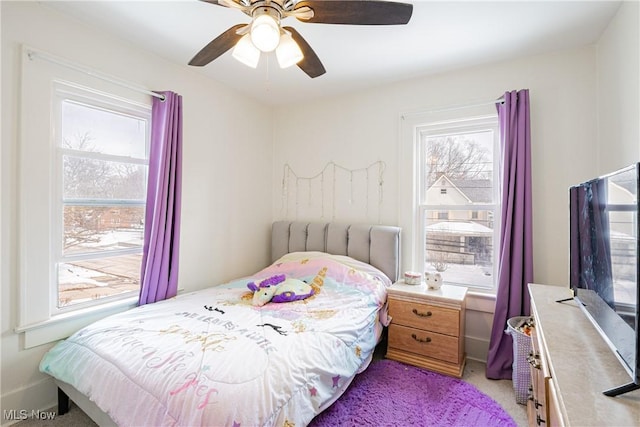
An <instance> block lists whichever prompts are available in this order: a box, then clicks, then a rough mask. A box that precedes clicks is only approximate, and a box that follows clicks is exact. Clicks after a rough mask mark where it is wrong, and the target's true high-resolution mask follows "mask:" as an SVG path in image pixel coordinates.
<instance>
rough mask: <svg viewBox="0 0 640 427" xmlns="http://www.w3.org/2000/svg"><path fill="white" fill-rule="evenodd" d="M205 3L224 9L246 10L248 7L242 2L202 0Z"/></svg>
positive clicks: (235, 0) (236, 0)
mask: <svg viewBox="0 0 640 427" xmlns="http://www.w3.org/2000/svg"><path fill="white" fill-rule="evenodd" d="M200 1H203V2H205V3H210V4H215V5H218V6H224V7H233V8H236V9H244V8H246V6H245V5H244V4H243V3H242V1H241V0H200Z"/></svg>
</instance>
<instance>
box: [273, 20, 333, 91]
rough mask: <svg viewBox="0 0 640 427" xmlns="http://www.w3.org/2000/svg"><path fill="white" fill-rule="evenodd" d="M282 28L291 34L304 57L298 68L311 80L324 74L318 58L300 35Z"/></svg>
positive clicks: (294, 30) (289, 29)
mask: <svg viewBox="0 0 640 427" xmlns="http://www.w3.org/2000/svg"><path fill="white" fill-rule="evenodd" d="M283 28H284V29H285V30H287V31H289V32H290V33H291V37H292V38H293V40H294V41H295V42H296V43H298V46H299V47H300V50H302V54H303V55H304V58H302V60H301V61H300V62H298V64H297V65H298V68H300V69H301V70H302V71H304V72H305V73H307V75H308V76H309V77H311V78H312V79H313V78H316V77H318V76H321V75H323V74H324V73H326V70H325V69H324V65H322V62H320V58H318V55H316V53H315V52H314V51H313V49H312V48H311V46H309V43H307V41H306V40H305V39H304V38H303V37H302V36H301V35H300V33H299V32H298V31H297V30H296V29H295V28H293V27H283Z"/></svg>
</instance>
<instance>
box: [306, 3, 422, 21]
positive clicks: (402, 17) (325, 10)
mask: <svg viewBox="0 0 640 427" xmlns="http://www.w3.org/2000/svg"><path fill="white" fill-rule="evenodd" d="M302 7H308V8H310V9H312V10H313V17H311V18H308V19H305V18H306V16H304V15H302V16H296V18H298V19H299V20H300V21H303V22H314V23H318V24H351V25H401V24H406V23H407V22H409V19H411V14H412V13H413V5H412V4H410V3H399V2H394V1H379V0H332V1H323V0H316V1H313V0H310V1H301V2H298V3H296V6H295V8H294V11H295V10H297V9H300V8H302ZM294 16H295V15H294Z"/></svg>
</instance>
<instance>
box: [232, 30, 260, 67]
mask: <svg viewBox="0 0 640 427" xmlns="http://www.w3.org/2000/svg"><path fill="white" fill-rule="evenodd" d="M231 55H233V57H234V58H236V59H237V60H238V61H240V62H242V63H243V64H245V65H248V66H249V67H251V68H256V67H257V66H258V61H259V60H260V51H259V50H258V49H256V47H255V46H254V45H253V43H251V38H250V37H249V34H245V35H244V36H242V38H241V39H240V40H238V43H236V47H234V48H233V52H232V53H231Z"/></svg>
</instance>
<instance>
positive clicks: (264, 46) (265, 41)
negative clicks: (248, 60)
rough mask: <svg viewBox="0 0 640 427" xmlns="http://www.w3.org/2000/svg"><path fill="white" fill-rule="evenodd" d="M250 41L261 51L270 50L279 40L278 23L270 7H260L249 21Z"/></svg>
mask: <svg viewBox="0 0 640 427" xmlns="http://www.w3.org/2000/svg"><path fill="white" fill-rule="evenodd" d="M251 41H252V42H253V44H254V46H255V47H257V48H258V49H260V50H261V51H262V52H271V51H273V50H274V49H275V48H276V47H278V43H279V42H280V23H279V22H278V19H277V18H276V16H274V13H272V12H271V9H269V8H264V9H261V11H260V13H258V14H256V15H255V16H254V18H253V22H252V23H251Z"/></svg>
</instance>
